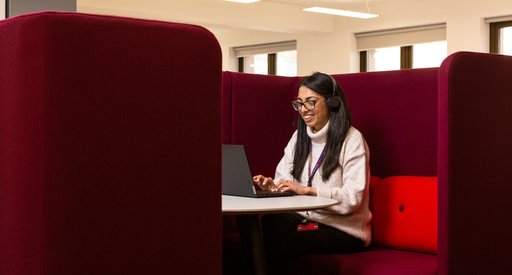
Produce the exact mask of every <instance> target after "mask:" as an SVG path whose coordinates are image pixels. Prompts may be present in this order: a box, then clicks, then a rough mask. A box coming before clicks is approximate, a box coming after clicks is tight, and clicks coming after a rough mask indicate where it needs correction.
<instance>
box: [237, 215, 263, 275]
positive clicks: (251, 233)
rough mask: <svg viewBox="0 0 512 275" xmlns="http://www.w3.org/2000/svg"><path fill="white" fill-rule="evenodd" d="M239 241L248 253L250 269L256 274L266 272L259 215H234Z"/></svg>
mask: <svg viewBox="0 0 512 275" xmlns="http://www.w3.org/2000/svg"><path fill="white" fill-rule="evenodd" d="M236 220H237V224H238V230H239V233H240V241H241V244H242V247H243V248H244V251H247V253H249V255H248V257H249V259H251V260H250V261H252V263H251V264H250V266H251V267H252V268H250V270H253V271H254V274H256V275H265V274H267V263H266V259H265V248H264V243H263V235H262V233H261V223H260V217H259V215H238V216H237V217H236Z"/></svg>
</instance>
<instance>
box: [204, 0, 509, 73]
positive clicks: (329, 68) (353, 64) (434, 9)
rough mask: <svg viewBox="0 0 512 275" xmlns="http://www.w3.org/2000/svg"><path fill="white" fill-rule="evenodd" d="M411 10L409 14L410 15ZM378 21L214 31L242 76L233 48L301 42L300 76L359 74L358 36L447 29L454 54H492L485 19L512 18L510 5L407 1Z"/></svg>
mask: <svg viewBox="0 0 512 275" xmlns="http://www.w3.org/2000/svg"><path fill="white" fill-rule="evenodd" d="M405 10H408V12H407V13H406V12H405ZM372 12H375V13H379V14H380V17H378V18H376V19H368V20H360V19H345V18H341V17H340V18H338V19H337V22H336V27H335V30H334V31H332V32H328V33H311V34H288V33H279V32H263V31H252V32H248V31H239V30H230V31H220V32H217V31H215V29H212V31H213V32H214V33H215V35H216V36H217V38H218V40H219V42H220V44H221V46H222V50H223V58H224V60H223V69H224V70H236V68H237V67H236V63H234V62H233V55H232V53H231V52H230V48H232V47H234V46H242V45H251V44H258V43H267V42H274V41H284V40H290V39H297V50H298V53H297V59H298V60H297V62H298V69H297V73H298V74H299V75H305V74H309V73H310V72H312V71H316V70H319V71H324V72H327V73H346V72H357V71H358V69H359V60H358V55H357V49H356V42H355V37H354V33H358V32H366V31H374V30H383V29H392V28H400V27H410V26H418V25H428V24H436V23H446V25H447V27H446V28H447V41H448V53H449V54H450V53H454V52H457V51H476V52H488V50H489V46H488V44H489V42H488V40H489V34H488V25H487V24H485V23H484V19H485V18H489V17H497V16H506V15H512V2H510V1H509V0H483V1H476V0H468V1H463V0H429V1H417V2H415V4H414V5H411V4H410V2H409V3H408V1H407V0H403V1H398V2H397V3H395V4H392V5H387V6H377V7H375V8H373V9H372Z"/></svg>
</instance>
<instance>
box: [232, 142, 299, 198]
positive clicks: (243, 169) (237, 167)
mask: <svg viewBox="0 0 512 275" xmlns="http://www.w3.org/2000/svg"><path fill="white" fill-rule="evenodd" d="M222 194H223V195H231V196H242V197H252V198H264V197H283V196H292V195H294V194H295V193H293V192H271V191H268V190H258V189H257V188H256V186H254V183H253V181H252V174H251V170H250V168H249V163H248V161H247V156H246V154H245V149H244V146H243V145H232V144H223V145H222Z"/></svg>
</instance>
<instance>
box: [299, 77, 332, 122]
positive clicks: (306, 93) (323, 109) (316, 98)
mask: <svg viewBox="0 0 512 275" xmlns="http://www.w3.org/2000/svg"><path fill="white" fill-rule="evenodd" d="M296 101H297V102H301V103H305V102H307V101H309V102H310V103H312V102H316V103H314V106H315V108H314V109H313V110H308V109H306V107H305V106H303V105H302V106H301V107H300V110H299V113H300V116H301V117H302V119H303V120H304V122H305V123H306V125H307V126H309V127H311V128H312V129H313V130H314V131H320V130H321V129H322V128H323V127H324V126H325V124H327V121H329V109H328V108H327V105H326V103H325V98H324V97H323V96H321V95H320V94H319V93H317V92H315V91H313V90H311V89H309V88H308V87H305V86H301V87H300V88H299V94H298V96H297V99H296ZM309 106H311V104H309Z"/></svg>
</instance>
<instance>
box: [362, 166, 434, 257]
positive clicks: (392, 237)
mask: <svg viewBox="0 0 512 275" xmlns="http://www.w3.org/2000/svg"><path fill="white" fill-rule="evenodd" d="M371 190H372V193H371V207H372V214H373V220H372V227H373V228H372V231H373V242H374V244H376V245H379V246H385V247H391V248H397V249H405V250H414V251H421V252H430V253H436V252H437V177H418V176H393V177H388V178H384V179H382V180H380V181H375V182H373V183H372V188H371Z"/></svg>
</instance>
